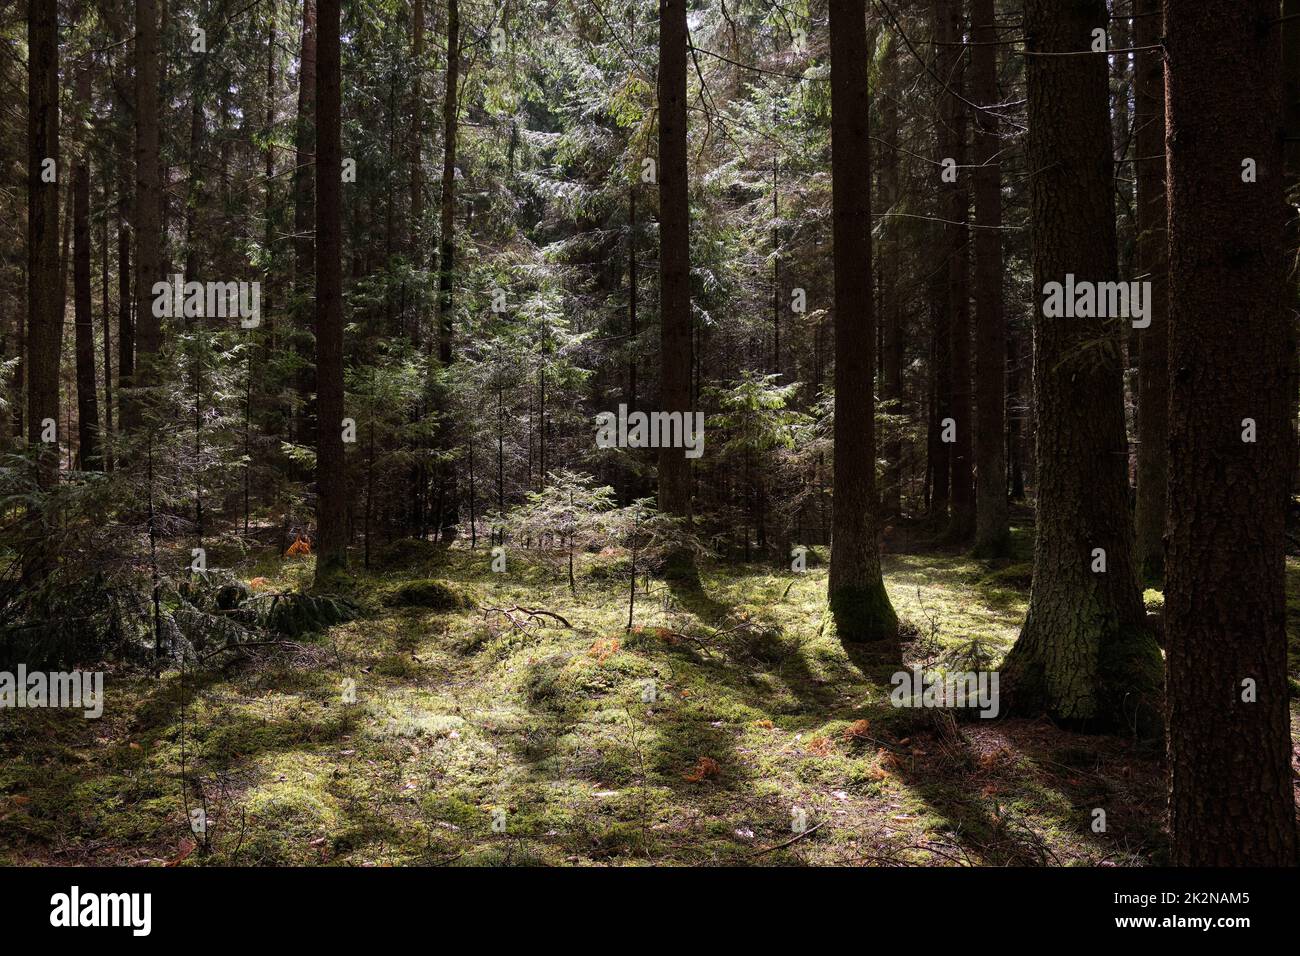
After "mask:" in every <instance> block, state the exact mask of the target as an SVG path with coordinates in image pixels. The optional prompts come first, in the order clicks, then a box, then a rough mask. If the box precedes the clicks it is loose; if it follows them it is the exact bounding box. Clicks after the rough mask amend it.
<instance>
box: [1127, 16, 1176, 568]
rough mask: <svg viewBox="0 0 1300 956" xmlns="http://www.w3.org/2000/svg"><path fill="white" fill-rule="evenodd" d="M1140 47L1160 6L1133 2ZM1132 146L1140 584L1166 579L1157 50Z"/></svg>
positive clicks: (1155, 28)
mask: <svg viewBox="0 0 1300 956" xmlns="http://www.w3.org/2000/svg"><path fill="white" fill-rule="evenodd" d="M1136 13H1137V19H1136V24H1137V45H1138V46H1139V47H1145V46H1152V45H1154V44H1157V43H1158V42H1159V40H1160V37H1161V36H1163V34H1164V8H1163V5H1162V0H1137V10H1136ZM1134 74H1135V76H1134V88H1135V89H1134V92H1135V94H1136V109H1135V114H1136V120H1137V147H1136V149H1135V166H1136V168H1137V229H1138V237H1137V256H1138V266H1137V272H1138V275H1139V276H1142V277H1144V278H1143V280H1142V281H1149V282H1150V283H1151V325H1150V327H1149V328H1145V329H1139V330H1137V332H1136V335H1137V340H1138V356H1139V358H1138V383H1139V384H1138V396H1139V401H1138V420H1137V432H1138V446H1137V503H1136V507H1135V509H1134V518H1133V524H1134V532H1135V537H1134V540H1135V545H1134V562H1135V563H1136V565H1137V569H1138V574H1139V576H1140V578H1141V580H1143V581H1151V582H1153V583H1159V582H1160V580H1161V579H1162V578H1163V577H1164V564H1165V561H1164V556H1165V542H1164V537H1165V516H1166V510H1167V508H1166V501H1167V494H1168V490H1167V488H1166V485H1167V483H1168V481H1169V448H1168V442H1169V367H1168V348H1167V340H1168V325H1167V316H1168V312H1169V250H1168V246H1169V242H1168V240H1169V234H1168V232H1167V230H1166V221H1165V220H1166V213H1167V210H1166V203H1165V156H1164V153H1165V70H1164V55H1163V54H1162V52H1161V51H1160V50H1148V51H1146V52H1141V53H1138V54H1137V60H1136V63H1135V68H1134Z"/></svg>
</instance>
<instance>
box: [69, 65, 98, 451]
mask: <svg viewBox="0 0 1300 956" xmlns="http://www.w3.org/2000/svg"><path fill="white" fill-rule="evenodd" d="M76 95H77V107H78V110H80V111H81V112H82V113H83V115H84V113H85V112H86V111H88V110H89V109H90V70H89V69H87V68H85V67H82V68H81V69H79V70H78V71H77V80H76ZM87 160H88V157H87V156H86V155H85V154H84V153H83V154H82V155H81V156H80V157H78V159H77V163H76V168H75V169H74V170H73V173H72V305H73V316H74V346H75V351H76V359H77V462H78V467H79V468H80V469H81V470H82V471H99V470H101V468H102V467H103V460H102V458H101V457H100V450H99V396H98V394H97V393H96V386H95V318H94V315H93V314H92V306H93V297H92V294H91V282H90V164H89V162H88V161H87Z"/></svg>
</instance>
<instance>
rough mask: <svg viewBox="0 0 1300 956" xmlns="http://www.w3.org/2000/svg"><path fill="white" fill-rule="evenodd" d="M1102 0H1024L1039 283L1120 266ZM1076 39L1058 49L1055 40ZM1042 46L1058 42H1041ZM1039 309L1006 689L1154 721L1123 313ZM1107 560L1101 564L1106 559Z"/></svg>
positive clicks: (1155, 671) (1012, 703) (1110, 272)
mask: <svg viewBox="0 0 1300 956" xmlns="http://www.w3.org/2000/svg"><path fill="white" fill-rule="evenodd" d="M1105 22H1106V5H1105V3H1104V2H1103V0H1080V2H1077V3H1072V4H1061V3H1059V2H1058V0H1027V2H1026V4H1025V32H1026V36H1027V38H1028V43H1027V51H1026V52H1027V66H1026V72H1027V77H1028V89H1029V143H1028V164H1029V165H1028V168H1029V169H1032V170H1035V171H1036V172H1035V174H1034V176H1033V177H1032V178H1031V179H1030V186H1029V201H1030V217H1031V219H1030V221H1031V226H1032V228H1033V269H1034V287H1035V289H1037V290H1043V289H1044V285H1045V284H1046V283H1049V282H1062V283H1063V282H1064V281H1065V279H1066V275H1067V274H1069V273H1073V274H1074V275H1075V276H1076V277H1077V280H1078V281H1087V282H1113V281H1115V280H1116V279H1117V266H1116V249H1115V242H1116V239H1115V199H1114V192H1113V190H1114V184H1113V182H1112V179H1113V173H1114V157H1113V156H1112V155H1111V143H1110V139H1111V128H1110V109H1109V89H1108V70H1107V63H1106V57H1105V55H1104V54H1096V55H1093V54H1088V55H1077V51H1080V50H1088V49H1089V47H1090V44H1091V42H1092V30H1093V29H1094V28H1095V26H1096V25H1097V24H1099V23H1105ZM1067 52H1068V53H1073V54H1075V55H1071V56H1052V55H1050V54H1051V53H1067ZM1038 53H1047V54H1049V55H1035V54H1038ZM1044 302H1045V299H1044V298H1040V299H1039V301H1038V303H1037V304H1038V309H1037V311H1036V312H1035V314H1034V328H1035V333H1036V334H1035V339H1036V341H1035V347H1034V395H1035V399H1036V403H1037V422H1038V424H1037V437H1036V449H1037V455H1038V467H1037V475H1036V478H1037V484H1038V534H1037V538H1036V540H1035V544H1034V571H1033V586H1032V588H1031V590H1030V595H1029V614H1028V617H1027V618H1026V620H1025V625H1024V628H1023V629H1022V630H1021V633H1020V638H1019V639H1018V640H1017V641H1016V644H1015V646H1014V647H1013V648H1012V650H1011V652H1010V654H1009V655H1008V656H1007V659H1006V663H1005V664H1004V665H1003V698H1004V700H1005V701H1006V702H1007V704H1008V707H1009V709H1011V710H1015V711H1017V712H1020V713H1031V714H1033V713H1040V712H1044V711H1045V712H1046V713H1047V714H1048V715H1049V716H1051V717H1052V718H1054V719H1056V720H1058V721H1060V722H1062V723H1065V724H1066V725H1068V726H1073V727H1079V728H1085V729H1090V730H1103V729H1120V728H1124V729H1127V730H1132V731H1136V732H1137V733H1139V734H1141V735H1143V736H1146V735H1149V734H1155V733H1157V732H1158V730H1159V727H1160V710H1159V692H1160V682H1161V669H1162V666H1161V659H1160V649H1159V648H1158V647H1157V646H1156V643H1155V639H1154V638H1153V637H1152V635H1151V633H1150V632H1149V630H1148V629H1147V626H1146V612H1145V609H1144V608H1143V606H1142V595H1141V592H1140V591H1139V590H1138V585H1137V576H1136V573H1135V571H1134V568H1133V560H1132V548H1133V523H1132V518H1131V517H1130V514H1129V510H1128V474H1127V472H1128V467H1127V463H1128V451H1127V447H1126V441H1125V431H1124V408H1123V381H1122V369H1121V354H1120V352H1121V350H1120V339H1119V336H1120V333H1121V331H1122V328H1121V325H1120V321H1119V320H1113V319H1096V318H1048V317H1046V316H1045V313H1044V308H1043V306H1044ZM1103 562H1104V563H1103Z"/></svg>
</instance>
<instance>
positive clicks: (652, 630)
mask: <svg viewBox="0 0 1300 956" xmlns="http://www.w3.org/2000/svg"><path fill="white" fill-rule="evenodd" d="M885 549H886V553H885V556H884V561H885V574H886V583H887V587H888V592H889V596H890V598H891V600H892V602H893V605H894V608H895V609H896V610H897V613H898V616H899V619H900V621H901V622H902V627H903V632H904V643H903V644H902V646H901V648H896V649H894V650H893V651H892V652H891V651H889V650H883V649H882V650H879V651H865V650H864V651H862V652H858V651H855V652H854V653H853V655H852V657H850V656H849V655H848V654H846V652H845V650H844V649H843V647H842V646H841V645H840V643H839V642H838V640H837V639H836V638H835V636H834V635H833V634H832V633H830V622H829V620H828V617H827V615H826V613H825V603H826V602H825V593H826V573H825V557H826V555H825V551H824V550H820V551H817V552H815V556H816V557H820V559H821V560H819V561H813V562H811V566H810V569H809V570H808V572H807V573H804V574H794V573H791V572H788V571H784V570H773V569H771V568H769V567H767V566H762V565H758V564H753V565H746V566H739V567H736V566H722V565H717V564H715V565H708V566H706V567H704V568H703V571H702V585H703V586H702V590H701V591H700V592H691V593H675V592H674V591H673V590H671V589H670V588H668V587H666V586H664V585H663V584H661V583H660V582H657V581H654V580H652V581H650V582H649V591H648V593H647V592H645V591H640V592H639V593H638V594H637V608H636V616H635V625H634V627H633V628H632V629H631V630H630V631H629V630H627V629H626V625H627V614H628V610H627V591H628V586H627V580H626V576H625V575H618V574H614V573H611V568H617V567H619V566H620V565H622V566H624V567H625V566H626V562H625V560H620V556H619V555H617V554H611V553H603V554H600V555H583V556H581V559H580V561H579V567H578V575H577V578H578V592H577V594H576V595H574V594H571V593H570V590H569V587H568V582H567V579H566V575H565V574H563V573H557V572H556V570H555V566H554V564H553V563H550V562H543V561H540V560H537V559H536V558H535V556H530V555H529V554H528V553H527V552H525V551H523V550H521V549H515V550H512V551H511V552H510V554H509V561H508V568H507V572H506V573H503V574H493V573H491V572H490V571H489V564H490V560H491V559H490V555H489V553H488V551H487V549H486V548H482V547H480V548H479V549H477V550H473V551H471V550H470V549H469V548H467V547H464V546H463V545H460V544H458V545H457V546H456V547H455V548H452V549H450V550H444V549H439V548H436V547H433V546H429V547H427V548H422V547H419V546H418V545H417V544H408V545H407V546H406V547H404V548H399V549H397V550H398V552H399V553H397V554H395V555H388V556H387V557H388V558H389V560H388V562H387V564H385V565H384V566H383V567H382V569H378V570H376V571H374V572H373V573H369V574H367V573H359V572H358V573H355V574H354V576H353V577H352V579H351V582H350V584H349V585H348V587H349V589H350V591H351V595H350V596H352V597H353V598H354V599H355V600H357V602H358V603H359V604H360V605H361V606H362V607H363V609H364V613H363V614H362V616H361V617H359V618H358V619H356V620H354V621H352V622H350V623H348V624H344V625H341V626H336V627H333V628H331V629H330V630H329V631H328V632H326V633H324V634H321V635H318V636H317V637H315V638H311V639H300V640H298V641H297V642H295V643H294V644H293V645H285V646H274V647H266V648H256V649H249V650H247V651H244V652H240V653H235V652H227V653H222V654H218V655H216V656H215V657H214V659H212V660H211V661H210V662H209V663H208V664H206V665H205V666H204V667H202V668H193V669H187V670H186V671H185V672H184V673H181V672H180V671H178V670H168V671H164V672H163V673H162V674H161V675H160V676H159V677H157V678H155V677H154V676H153V675H152V674H151V673H149V672H147V671H141V670H135V669H125V668H118V669H112V668H111V667H109V668H108V671H109V672H108V676H107V678H106V690H107V702H106V707H105V711H104V716H103V717H102V718H101V719H98V720H87V719H84V718H83V717H82V716H80V714H79V712H77V713H74V712H70V711H58V710H9V711H4V712H0V863H3V864H74V863H75V864H100V865H117V864H149V865H160V864H164V863H166V864H174V865H184V866H193V865H212V864H255V865H277V864H297V865H319V864H341V865H360V866H386V865H403V864H433V865H500V864H525V865H526V864H543V865H552V864H556V865H562V864H625V865H643V864H669V865H691V864H695V865H699V864H704V865H710V864H732V865H735V864H764V865H784V864H850V865H967V864H1007V863H1027V864H1053V865H1055V864H1060V865H1080V864H1082V865H1112V864H1113V865H1131V864H1142V863H1159V862H1161V861H1162V860H1163V858H1164V854H1165V852H1166V851H1165V838H1164V835H1163V829H1162V827H1163V816H1164V788H1163V782H1162V770H1161V763H1160V759H1159V753H1158V750H1156V749H1152V748H1151V747H1149V746H1143V745H1139V744H1137V743H1135V742H1134V741H1131V740H1126V739H1120V738H1115V737H1099V736H1083V735H1077V734H1071V733H1067V732H1064V731H1062V730H1059V729H1057V728H1055V727H1053V726H1052V725H1051V724H1050V723H1048V722H1047V721H1045V720H1024V719H1010V720H1006V719H1003V720H981V719H973V718H966V719H960V720H958V719H954V717H953V714H952V713H951V712H949V711H936V710H919V709H917V710H912V709H900V708H895V707H893V706H891V705H890V703H889V693H890V690H891V687H890V684H889V676H890V674H892V673H893V672H894V671H896V670H898V668H899V654H900V653H901V657H902V660H903V662H905V663H907V664H909V665H910V664H913V663H920V662H926V661H929V662H934V661H946V662H948V663H950V664H951V663H953V662H959V661H962V660H984V661H992V662H994V663H996V661H997V660H999V659H1000V658H1001V656H1002V655H1003V654H1004V653H1005V651H1006V649H1007V648H1008V647H1009V646H1010V644H1011V642H1012V641H1013V640H1014V639H1015V636H1016V634H1017V631H1018V628H1019V625H1020V623H1021V620H1022V618H1023V615H1024V612H1025V606H1026V599H1027V596H1028V585H1029V566H1028V563H1027V562H1028V560H1029V540H1028V536H1027V533H1026V532H1024V531H1017V533H1016V536H1015V551H1016V555H1015V557H1013V558H1012V559H1009V560H1003V561H1001V562H999V563H997V564H988V563H985V562H981V561H976V560H974V559H971V558H969V557H967V556H965V555H963V554H961V553H960V552H957V551H955V550H942V549H936V548H935V547H932V546H927V545H924V544H923V543H921V542H920V540H919V539H915V538H914V539H913V540H912V541H910V542H909V541H908V540H905V539H904V537H903V535H902V534H901V533H900V534H896V535H895V536H894V537H892V538H889V539H887V540H886V545H885ZM237 570H238V573H239V574H240V575H241V576H242V577H243V578H244V579H245V580H250V581H251V580H254V579H257V578H261V579H262V580H260V581H255V587H259V588H262V587H267V588H289V587H296V586H301V585H303V584H305V583H306V582H307V581H309V580H310V576H311V572H312V567H311V561H310V558H306V559H304V558H294V559H282V558H279V557H269V558H262V559H260V560H257V561H245V562H244V564H243V565H242V566H240V567H239V568H237ZM1290 571H1291V575H1292V583H1293V584H1294V585H1295V586H1294V587H1292V588H1291V600H1292V604H1291V607H1290V612H1291V618H1292V620H1293V621H1295V620H1297V616H1300V564H1297V563H1295V562H1293V563H1292V565H1291V568H1290ZM430 580H432V581H435V582H443V583H444V584H445V585H447V587H445V588H443V587H439V586H437V585H430V584H428V583H427V582H428V581H430ZM413 583H414V584H415V585H416V586H413ZM645 583H646V582H640V586H644V585H645ZM1147 599H1148V604H1149V606H1150V607H1152V608H1158V606H1159V603H1160V595H1159V594H1158V592H1148V593H1147ZM516 607H523V608H529V609H539V608H540V609H544V610H547V611H551V612H554V613H555V614H557V615H560V616H561V617H562V618H563V620H564V621H565V622H567V623H568V625H570V626H565V624H564V623H562V622H561V621H560V620H559V619H557V618H554V617H545V616H542V617H536V618H530V617H528V616H527V615H526V613H525V612H523V611H512V612H510V616H507V614H506V613H504V611H487V612H485V611H484V610H483V608H500V609H511V608H516ZM512 617H513V620H512V619H511V618H512ZM1296 664H1297V660H1296V659H1295V658H1294V657H1293V670H1292V675H1293V676H1295V674H1296V673H1297V670H1296V668H1295V665H1296ZM349 682H350V684H351V686H353V687H355V702H349V701H348V699H347V698H348V697H349V695H348V693H347V691H348V687H349ZM183 780H184V781H188V785H187V786H183V785H182V781H183ZM796 807H797V808H799V810H800V811H802V814H803V815H804V816H805V818H806V824H805V826H804V827H803V828H802V829H803V830H804V831H807V832H804V833H803V835H797V834H796V833H795V832H794V830H793V828H792V821H793V820H794V819H795V817H796V816H797V815H798V814H797V812H796V810H795V808H796ZM196 808H200V809H203V810H204V811H205V813H206V820H207V828H206V834H200V835H196V834H194V833H193V832H192V828H191V826H190V817H189V814H190V811H192V810H194V809H196ZM1096 809H1102V810H1105V813H1106V817H1105V819H1106V827H1105V830H1104V832H1094V829H1093V823H1094V820H1095V819H1096V815H1095V813H1094V811H1095V810H1096ZM494 811H495V812H494ZM501 811H503V812H501ZM494 820H495V822H496V826H495V828H494Z"/></svg>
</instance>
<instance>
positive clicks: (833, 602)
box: [830, 581, 898, 644]
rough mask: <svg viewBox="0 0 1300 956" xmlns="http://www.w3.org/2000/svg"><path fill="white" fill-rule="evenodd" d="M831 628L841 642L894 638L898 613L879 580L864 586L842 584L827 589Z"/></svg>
mask: <svg viewBox="0 0 1300 956" xmlns="http://www.w3.org/2000/svg"><path fill="white" fill-rule="evenodd" d="M830 609H831V615H832V616H833V617H834V619H835V631H836V633H837V634H838V635H839V639H840V641H842V642H843V643H845V644H868V643H874V642H877V641H893V640H896V639H897V638H898V615H897V614H896V613H894V606H893V605H892V604H891V603H890V601H889V595H888V593H886V591H885V584H884V582H883V581H881V582H879V583H877V584H874V585H868V586H865V587H864V586H860V585H843V586H840V587H838V588H835V589H834V590H832V591H831V592H830Z"/></svg>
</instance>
